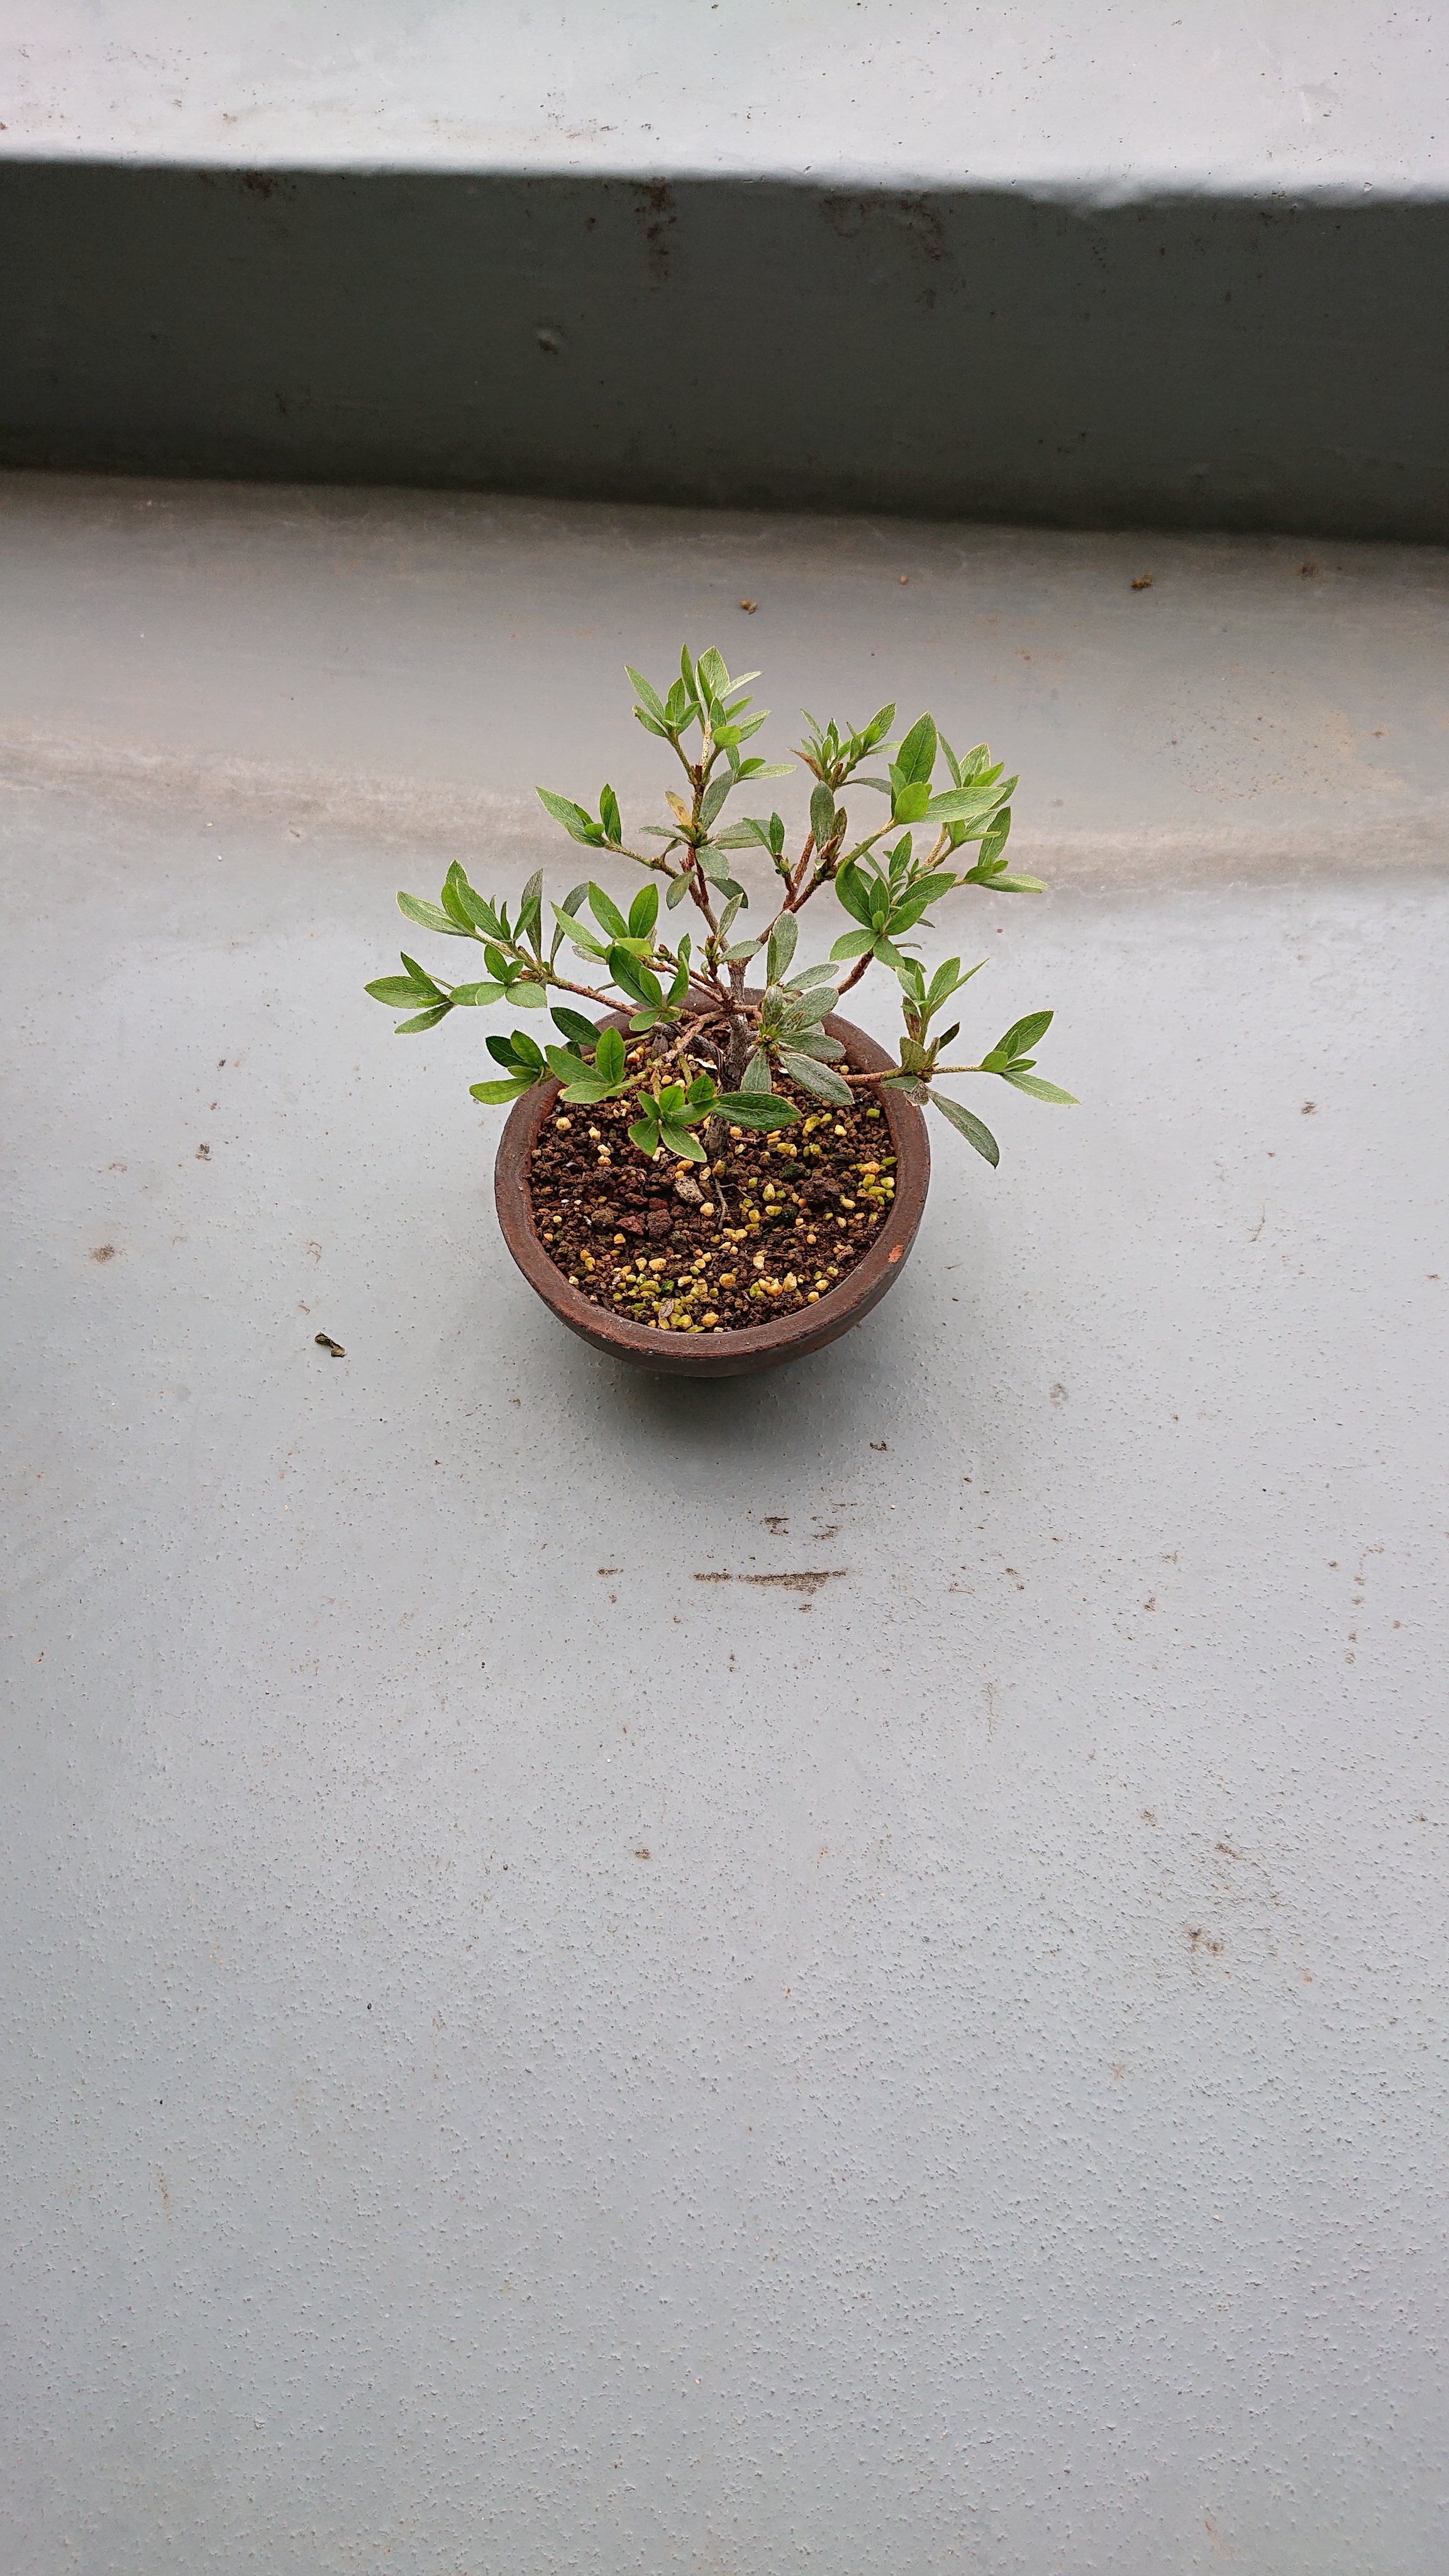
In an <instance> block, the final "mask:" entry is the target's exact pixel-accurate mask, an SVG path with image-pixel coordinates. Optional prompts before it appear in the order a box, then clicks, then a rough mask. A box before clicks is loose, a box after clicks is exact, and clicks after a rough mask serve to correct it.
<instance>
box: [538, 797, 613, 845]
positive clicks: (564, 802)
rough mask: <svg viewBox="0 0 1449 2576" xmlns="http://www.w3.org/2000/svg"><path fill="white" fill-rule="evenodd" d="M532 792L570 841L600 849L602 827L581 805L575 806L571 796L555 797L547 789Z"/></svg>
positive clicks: (602, 837) (602, 834)
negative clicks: (559, 824)
mask: <svg viewBox="0 0 1449 2576" xmlns="http://www.w3.org/2000/svg"><path fill="white" fill-rule="evenodd" d="M533 792H534V794H535V796H536V797H537V798H538V801H539V803H540V805H541V806H542V807H543V809H544V812H545V813H546V814H551V815H552V816H553V819H554V821H555V822H556V823H562V825H563V827H564V830H565V831H566V832H567V833H568V835H569V838H570V840H573V841H587V842H589V843H590V844H591V845H592V847H593V848H595V849H602V847H603V843H604V827H603V825H602V823H596V822H595V821H594V818H593V816H592V814H586V813H585V812H584V809H583V807H582V805H576V804H575V803H574V800H573V798H572V797H571V796H555V795H554V794H553V793H552V791H551V790H550V789H549V788H547V787H535V789H534V791H533Z"/></svg>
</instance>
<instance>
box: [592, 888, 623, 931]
mask: <svg viewBox="0 0 1449 2576" xmlns="http://www.w3.org/2000/svg"><path fill="white" fill-rule="evenodd" d="M589 910H590V912H591V913H592V914H593V916H594V919H595V921H596V922H597V923H598V925H599V928H600V929H601V930H604V931H607V932H608V935H609V937H610V939H627V938H628V936H629V925H628V923H627V921H626V920H625V919H624V916H623V914H622V912H621V911H620V910H619V907H618V905H617V904H616V903H615V901H614V898H613V896H612V895H611V894H605V892H604V889H603V887H602V886H597V885H591V886H590V888H589Z"/></svg>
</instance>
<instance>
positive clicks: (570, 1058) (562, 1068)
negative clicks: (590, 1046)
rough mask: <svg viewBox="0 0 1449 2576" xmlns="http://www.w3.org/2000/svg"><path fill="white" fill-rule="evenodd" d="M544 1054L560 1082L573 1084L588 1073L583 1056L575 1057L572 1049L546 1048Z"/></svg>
mask: <svg viewBox="0 0 1449 2576" xmlns="http://www.w3.org/2000/svg"><path fill="white" fill-rule="evenodd" d="M544 1054H545V1055H546V1057H547V1058H548V1061H549V1064H550V1066H551V1067H552V1069H553V1071H554V1072H555V1073H556V1074H557V1075H558V1078H559V1080H560V1082H573V1081H575V1080H577V1078H578V1077H579V1076H580V1075H581V1074H585V1073H587V1072H588V1067H587V1065H586V1064H585V1063H584V1060H583V1058H582V1056H578V1055H575V1053H574V1051H573V1049H572V1047H556V1046H551V1047H545V1048H544ZM590 1078H591V1079H592V1077H590Z"/></svg>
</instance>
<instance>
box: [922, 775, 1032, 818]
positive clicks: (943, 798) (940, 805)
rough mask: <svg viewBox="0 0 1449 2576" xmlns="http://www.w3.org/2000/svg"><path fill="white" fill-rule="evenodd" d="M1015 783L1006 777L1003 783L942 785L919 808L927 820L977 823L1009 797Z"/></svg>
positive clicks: (1003, 803) (1004, 802) (1015, 781)
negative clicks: (963, 785) (1001, 784)
mask: <svg viewBox="0 0 1449 2576" xmlns="http://www.w3.org/2000/svg"><path fill="white" fill-rule="evenodd" d="M1017 783H1018V782H1017V780H1016V779H1014V778H1008V780H1007V781H1006V784H1005V786H1004V787H1002V786H996V787H944V788H943V789H942V790H941V793H940V795H939V796H933V797H931V799H930V800H929V802H928V803H927V804H926V805H924V806H923V807H922V809H921V810H922V812H923V814H924V815H925V818H926V820H927V822H928V823H979V822H981V821H982V820H983V819H984V817H985V816H987V815H988V814H994V813H995V811H996V809H997V807H998V806H1000V805H1005V804H1006V803H1007V802H1008V801H1009V799H1010V796H1011V791H1012V789H1013V788H1014V787H1015V786H1016V785H1017Z"/></svg>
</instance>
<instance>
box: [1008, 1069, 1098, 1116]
mask: <svg viewBox="0 0 1449 2576" xmlns="http://www.w3.org/2000/svg"><path fill="white" fill-rule="evenodd" d="M1001 1079H1002V1081H1003V1082H1009V1083H1010V1084H1011V1086H1012V1089H1013V1090H1014V1091H1027V1092H1030V1094H1031V1097H1032V1099H1033V1100H1054V1101H1056V1102H1057V1104H1058V1105H1059V1107H1061V1108H1063V1109H1080V1107H1081V1105H1082V1104H1081V1102H1080V1101H1079V1100H1078V1098H1077V1095H1076V1093H1075V1092H1074V1091H1063V1090H1061V1089H1060V1088H1059V1087H1058V1085H1057V1084H1056V1083H1054V1082H1043V1080H1042V1078H1041V1076H1040V1074H1039V1073H1018V1072H1017V1071H1016V1070H1015V1068H1014V1067H1013V1066H1011V1065H1007V1066H1006V1067H1005V1068H1004V1069H1003V1072H1002V1076H1001Z"/></svg>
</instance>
